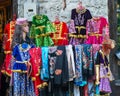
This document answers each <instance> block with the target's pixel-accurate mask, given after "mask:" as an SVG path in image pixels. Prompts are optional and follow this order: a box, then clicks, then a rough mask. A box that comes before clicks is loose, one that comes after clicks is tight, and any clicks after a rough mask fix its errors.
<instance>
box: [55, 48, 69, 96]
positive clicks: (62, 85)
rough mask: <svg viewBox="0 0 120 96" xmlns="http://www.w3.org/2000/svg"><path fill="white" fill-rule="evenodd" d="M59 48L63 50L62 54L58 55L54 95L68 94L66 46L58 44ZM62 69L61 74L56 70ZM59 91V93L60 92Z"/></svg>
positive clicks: (63, 95)
mask: <svg viewBox="0 0 120 96" xmlns="http://www.w3.org/2000/svg"><path fill="white" fill-rule="evenodd" d="M57 50H61V51H62V54H60V55H57V56H56V64H55V73H54V95H55V96H67V94H68V91H69V90H68V88H69V87H68V81H69V74H68V61H67V56H66V49H65V46H58V47H57ZM57 70H61V73H60V74H57V73H56V71H57ZM58 92H59V93H58Z"/></svg>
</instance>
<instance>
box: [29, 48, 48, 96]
mask: <svg viewBox="0 0 120 96" xmlns="http://www.w3.org/2000/svg"><path fill="white" fill-rule="evenodd" d="M29 53H30V56H31V58H30V63H31V65H32V72H31V77H32V80H33V82H34V88H35V94H36V96H38V95H39V90H38V89H39V88H43V87H44V86H46V85H47V84H46V82H43V81H42V80H41V79H40V67H41V49H40V48H31V49H30V51H29Z"/></svg>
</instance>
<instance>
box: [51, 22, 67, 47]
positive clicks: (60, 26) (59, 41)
mask: <svg viewBox="0 0 120 96" xmlns="http://www.w3.org/2000/svg"><path fill="white" fill-rule="evenodd" d="M53 26H54V27H55V28H56V32H55V33H53V34H51V38H52V40H53V42H54V45H68V36H67V35H68V28H67V24H66V23H65V22H53Z"/></svg>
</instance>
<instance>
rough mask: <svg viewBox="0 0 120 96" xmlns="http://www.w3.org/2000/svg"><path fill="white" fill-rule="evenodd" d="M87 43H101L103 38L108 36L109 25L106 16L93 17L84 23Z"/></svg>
mask: <svg viewBox="0 0 120 96" xmlns="http://www.w3.org/2000/svg"><path fill="white" fill-rule="evenodd" d="M86 26H87V27H86V34H87V40H86V43H87V44H101V43H102V41H103V39H104V38H107V37H109V26H108V22H107V20H106V18H104V17H102V16H101V17H100V16H98V17H93V18H92V19H90V20H88V21H87V25H86Z"/></svg>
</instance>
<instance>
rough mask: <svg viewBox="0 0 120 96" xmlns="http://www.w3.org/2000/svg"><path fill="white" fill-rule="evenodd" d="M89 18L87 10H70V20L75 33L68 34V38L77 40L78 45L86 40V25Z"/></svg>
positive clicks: (89, 14)
mask: <svg viewBox="0 0 120 96" xmlns="http://www.w3.org/2000/svg"><path fill="white" fill-rule="evenodd" d="M91 18H92V16H91V13H90V11H89V10H88V9H82V10H79V9H72V12H71V19H72V20H74V24H75V30H76V33H72V34H69V37H72V38H78V39H79V44H81V43H84V42H85V39H86V23H87V20H89V19H91Z"/></svg>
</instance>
